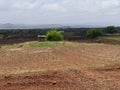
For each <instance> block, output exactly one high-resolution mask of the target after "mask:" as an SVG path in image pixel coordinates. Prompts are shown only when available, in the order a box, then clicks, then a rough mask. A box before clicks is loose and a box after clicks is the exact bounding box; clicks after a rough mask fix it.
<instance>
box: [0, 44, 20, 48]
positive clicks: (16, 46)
mask: <svg viewBox="0 0 120 90" xmlns="http://www.w3.org/2000/svg"><path fill="white" fill-rule="evenodd" d="M18 47H19V44H12V45H4V46H1V49H12V48H18Z"/></svg>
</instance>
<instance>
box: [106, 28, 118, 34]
mask: <svg viewBox="0 0 120 90" xmlns="http://www.w3.org/2000/svg"><path fill="white" fill-rule="evenodd" d="M105 30H106V32H107V33H110V34H113V33H116V32H117V30H116V27H114V26H108V27H106V29H105Z"/></svg>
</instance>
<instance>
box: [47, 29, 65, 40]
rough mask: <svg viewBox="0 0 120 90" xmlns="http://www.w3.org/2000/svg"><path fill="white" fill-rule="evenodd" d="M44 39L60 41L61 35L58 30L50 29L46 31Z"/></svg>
mask: <svg viewBox="0 0 120 90" xmlns="http://www.w3.org/2000/svg"><path fill="white" fill-rule="evenodd" d="M46 40H47V41H62V40H63V35H62V34H61V33H60V32H58V31H57V30H56V29H52V30H50V31H48V32H47V34H46Z"/></svg>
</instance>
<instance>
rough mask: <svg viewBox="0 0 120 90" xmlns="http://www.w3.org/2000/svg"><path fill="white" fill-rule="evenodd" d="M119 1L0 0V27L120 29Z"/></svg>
mask: <svg viewBox="0 0 120 90" xmlns="http://www.w3.org/2000/svg"><path fill="white" fill-rule="evenodd" d="M119 19H120V0H0V23H14V24H77V25H78V24H79V25H80V24H83V25H84V24H87V25H90V24H95V25H120V20H119Z"/></svg>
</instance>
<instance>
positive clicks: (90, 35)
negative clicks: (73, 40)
mask: <svg viewBox="0 0 120 90" xmlns="http://www.w3.org/2000/svg"><path fill="white" fill-rule="evenodd" d="M102 35H103V32H102V31H101V30H99V29H91V30H88V31H87V37H88V38H97V37H99V36H102Z"/></svg>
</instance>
